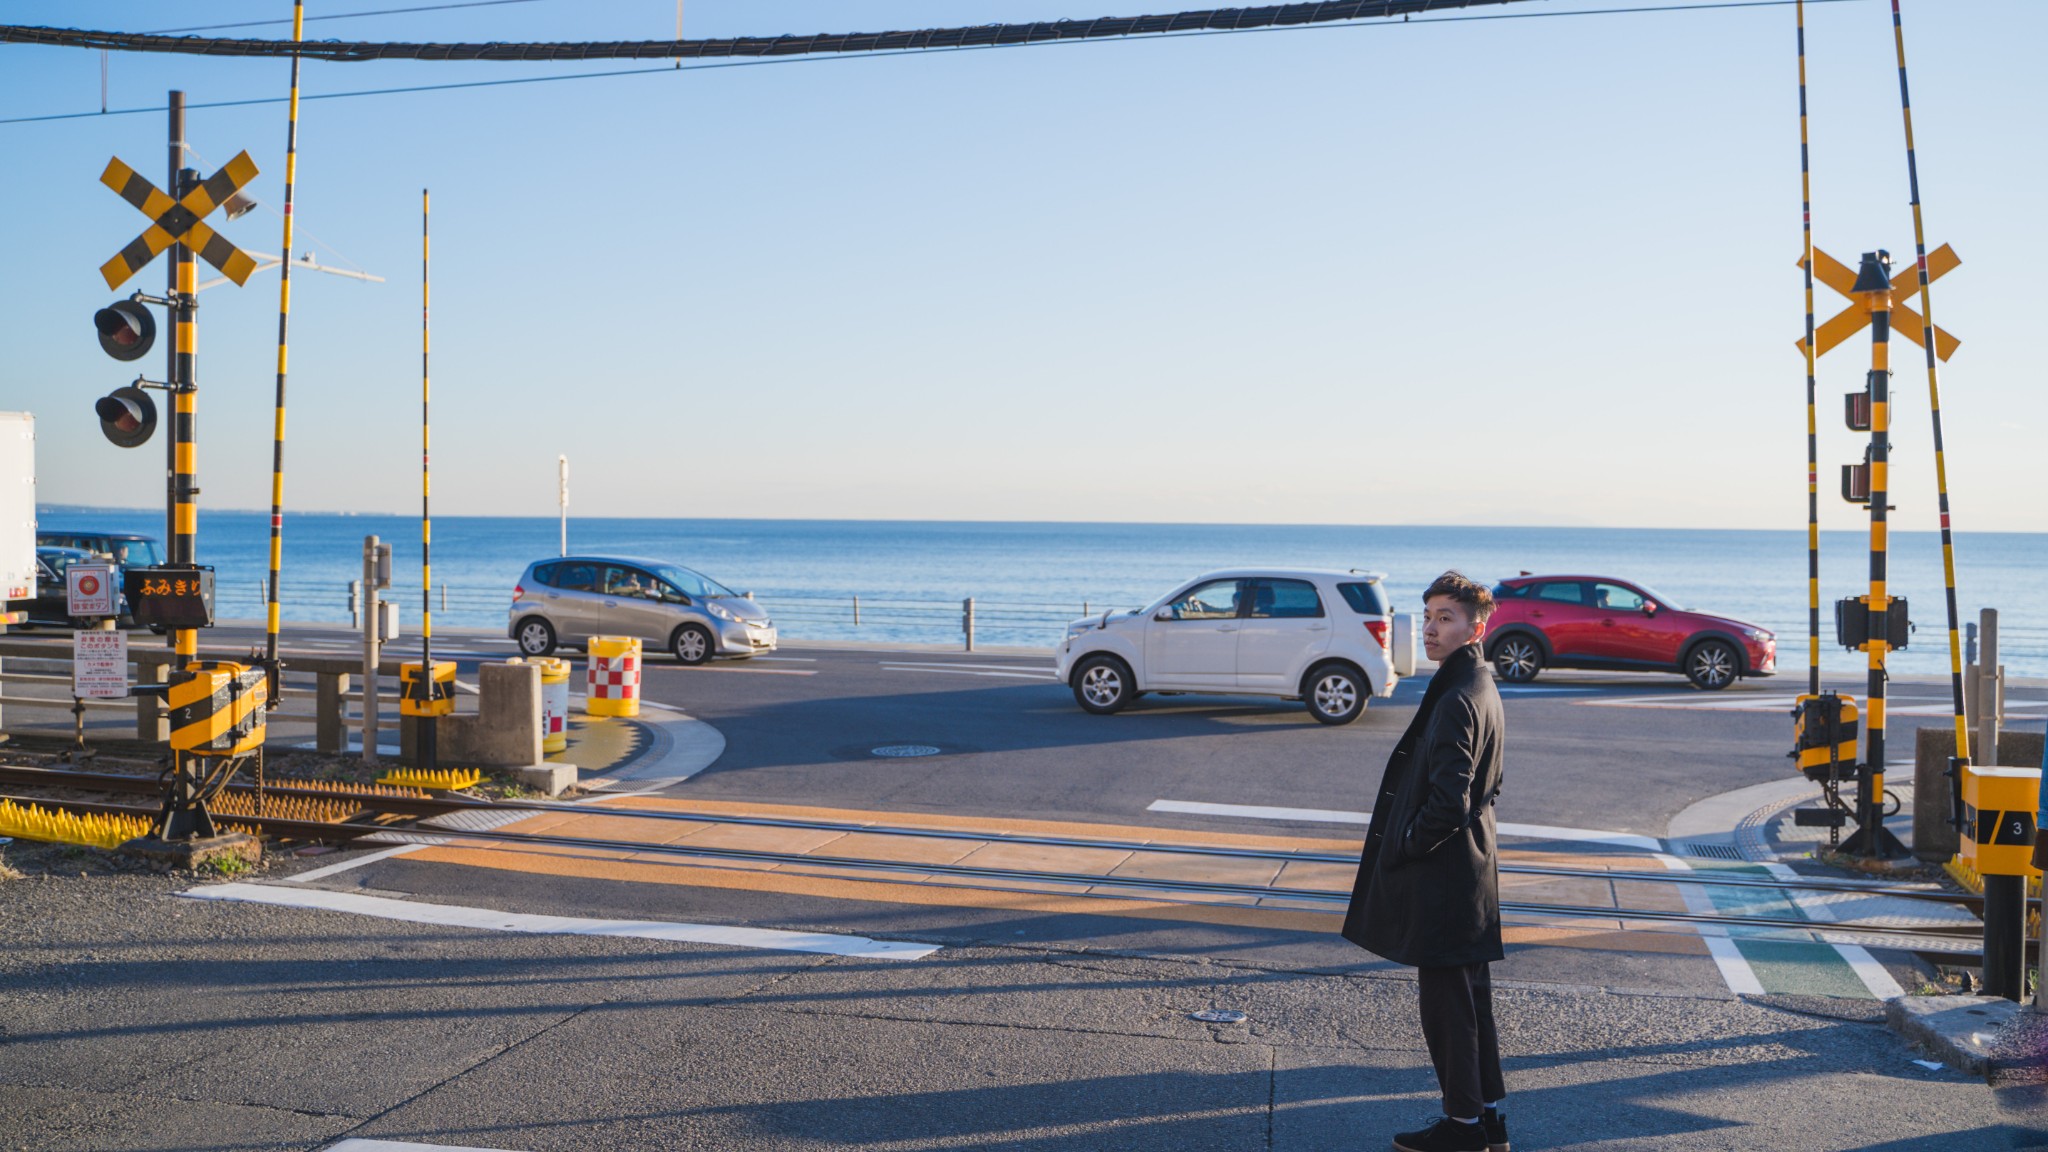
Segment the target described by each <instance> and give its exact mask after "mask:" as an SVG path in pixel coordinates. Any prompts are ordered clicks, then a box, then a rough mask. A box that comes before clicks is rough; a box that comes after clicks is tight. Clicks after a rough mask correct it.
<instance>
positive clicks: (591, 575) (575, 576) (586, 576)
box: [555, 560, 598, 592]
mask: <svg viewBox="0 0 2048 1152" xmlns="http://www.w3.org/2000/svg"><path fill="white" fill-rule="evenodd" d="M556 569H557V571H558V574H559V576H560V578H559V579H557V580H556V581H555V587H557V588H560V589H563V590H564V591H568V592H595V591H597V588H598V565H596V564H592V563H590V562H589V561H587V560H570V561H565V562H563V563H561V564H558V565H556Z"/></svg>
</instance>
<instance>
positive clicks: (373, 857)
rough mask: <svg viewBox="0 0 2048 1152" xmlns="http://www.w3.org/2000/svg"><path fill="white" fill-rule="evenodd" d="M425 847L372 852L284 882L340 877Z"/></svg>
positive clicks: (423, 845)
mask: <svg viewBox="0 0 2048 1152" xmlns="http://www.w3.org/2000/svg"><path fill="white" fill-rule="evenodd" d="M425 847H426V845H425V844H407V845H404V846H403V847H399V848H386V849H384V850H383V851H382V852H372V853H370V854H369V855H368V856H364V857H361V858H360V859H356V860H344V861H342V862H341V863H339V864H329V865H328V866H327V867H325V868H315V869H313V870H312V871H310V872H301V873H299V874H298V875H297V876H287V877H285V878H284V882H285V883H287V884H304V883H305V882H307V881H308V880H325V879H327V878H328V877H329V876H338V875H340V874H341V873H343V872H346V871H348V870H349V869H351V868H361V867H362V866H363V865H365V864H375V863H376V862H377V861H379V860H385V859H389V858H390V857H393V856H403V855H405V854H406V853H408V852H417V851H419V850H420V849H422V848H425Z"/></svg>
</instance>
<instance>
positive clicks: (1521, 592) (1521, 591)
mask: <svg viewBox="0 0 2048 1152" xmlns="http://www.w3.org/2000/svg"><path fill="white" fill-rule="evenodd" d="M1529 588H1530V586H1529V585H1527V584H1497V585H1495V586H1494V589H1493V598H1494V599H1495V600H1520V599H1521V598H1522V597H1524V596H1527V595H1528V594H1529Z"/></svg>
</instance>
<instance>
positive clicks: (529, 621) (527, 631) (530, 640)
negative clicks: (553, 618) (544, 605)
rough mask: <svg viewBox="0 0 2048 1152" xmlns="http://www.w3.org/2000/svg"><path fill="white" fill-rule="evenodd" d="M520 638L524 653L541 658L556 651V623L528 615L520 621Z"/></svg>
mask: <svg viewBox="0 0 2048 1152" xmlns="http://www.w3.org/2000/svg"><path fill="white" fill-rule="evenodd" d="M518 640H519V651H520V652H521V654H523V655H526V656H530V657H534V658H539V657H542V656H552V655H554V653H555V629H554V625H552V624H549V623H548V622H547V621H545V620H543V619H541V618H540V617H538V616H528V617H527V618H526V619H524V620H521V621H520V622H519V632H518Z"/></svg>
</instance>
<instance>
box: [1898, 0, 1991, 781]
mask: <svg viewBox="0 0 2048 1152" xmlns="http://www.w3.org/2000/svg"><path fill="white" fill-rule="evenodd" d="M1892 42H1893V44H1894V45H1896V46H1897V49H1898V56H1899V111H1900V113H1901V115H1903V116H1904V117H1905V122H1906V179H1907V182H1908V183H1909V184H1910V186H1911V188H1912V194H1913V258H1914V261H1915V266H1916V268H1917V270H1918V272H1919V275H1920V324H1921V328H1920V332H1921V340H1920V343H1921V344H1923V345H1925V346H1926V348H1927V405H1928V407H1929V408H1931V409H1932V410H1933V413H1934V485H1935V491H1936V494H1937V500H1938V507H1939V509H1940V512H1941V571H1942V579H1943V582H1944V584H1943V586H1944V590H1945V591H1946V593H1947V596H1948V675H1949V694H1950V696H1951V698H1952V702H1953V704H1954V706H1955V721H1956V763H1955V764H1953V765H1951V767H1950V770H1951V771H1952V772H1956V773H1960V772H1961V771H1962V766H1963V765H1965V764H1968V763H1969V762H1970V725H1969V723H1968V722H1967V721H1966V720H1965V719H1964V718H1963V638H1962V631H1961V628H1960V626H1959V625H1958V624H1957V623H1956V546H1955V536H1954V534H1953V533H1952V532H1951V531H1950V526H1949V513H1948V461H1947V459H1946V457H1945V456H1944V451H1945V446H1944V444H1943V441H1942V435H1941V376H1940V373H1939V372H1938V371H1937V370H1936V368H1935V362H1936V357H1935V340H1934V298H1933V296H1932V295H1931V294H1930V293H1931V291H1932V289H1930V288H1929V287H1928V283H1929V281H1930V279H1931V277H1929V276H1928V274H1927V229H1926V226H1925V225H1924V224H1923V223H1922V222H1921V217H1920V164H1919V161H1918V160H1917V159H1916V158H1915V156H1914V153H1913V98H1912V96H1911V94H1910V92H1909V90H1908V88H1907V86H1906V30H1905V25H1904V24H1903V23H1902V22H1901V20H1900V18H1899V0H1892ZM1984 757H1985V762H1986V763H1989V764H1996V763H1998V750H1997V749H1995V748H1987V749H1985V750H1984ZM1958 779H1960V777H1958Z"/></svg>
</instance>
